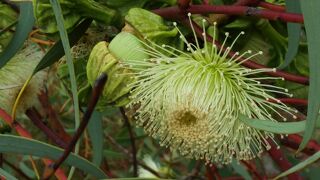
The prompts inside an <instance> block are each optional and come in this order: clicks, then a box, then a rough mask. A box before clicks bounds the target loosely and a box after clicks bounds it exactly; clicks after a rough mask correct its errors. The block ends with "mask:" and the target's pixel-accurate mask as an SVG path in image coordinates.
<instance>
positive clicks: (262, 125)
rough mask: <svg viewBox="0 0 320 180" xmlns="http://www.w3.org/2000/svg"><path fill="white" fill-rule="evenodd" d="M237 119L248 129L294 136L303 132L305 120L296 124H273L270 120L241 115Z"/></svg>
mask: <svg viewBox="0 0 320 180" xmlns="http://www.w3.org/2000/svg"><path fill="white" fill-rule="evenodd" d="M239 118H240V120H241V121H242V122H244V123H245V124H247V125H248V126H250V127H253V128H256V129H260V130H263V131H269V132H272V133H277V134H295V133H299V132H303V131H304V129H305V126H306V121H305V120H304V121H298V122H275V121H270V120H261V119H250V118H248V117H246V116H243V115H240V116H239Z"/></svg>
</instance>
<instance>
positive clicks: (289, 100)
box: [269, 98, 308, 106]
mask: <svg viewBox="0 0 320 180" xmlns="http://www.w3.org/2000/svg"><path fill="white" fill-rule="evenodd" d="M277 100H280V101H281V102H282V103H284V104H292V105H298V106H307V105H308V100H307V99H298V98H277ZM269 101H270V102H274V103H276V102H277V101H276V100H273V99H270V100H269Z"/></svg>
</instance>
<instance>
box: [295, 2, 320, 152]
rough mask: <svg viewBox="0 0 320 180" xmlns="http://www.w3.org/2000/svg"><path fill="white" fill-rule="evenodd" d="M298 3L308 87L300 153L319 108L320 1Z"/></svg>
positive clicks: (314, 124)
mask: <svg viewBox="0 0 320 180" xmlns="http://www.w3.org/2000/svg"><path fill="white" fill-rule="evenodd" d="M300 3H301V9H302V13H303V17H304V23H305V29H306V33H307V39H308V53H309V68H310V69H309V70H310V71H309V72H310V86H309V94H308V99H309V100H308V114H307V115H308V116H307V122H306V129H305V131H304V134H303V140H302V142H301V144H300V146H299V149H298V151H301V150H302V149H303V148H304V147H305V146H306V145H307V143H308V142H309V140H310V139H311V137H312V135H313V132H314V130H315V127H316V121H317V119H318V116H319V108H320V98H319V96H318V93H319V92H320V78H319V77H320V71H319V69H320V61H319V60H320V53H319V47H320V36H319V32H320V18H318V16H319V8H320V1H319V0H309V1H301V2H300Z"/></svg>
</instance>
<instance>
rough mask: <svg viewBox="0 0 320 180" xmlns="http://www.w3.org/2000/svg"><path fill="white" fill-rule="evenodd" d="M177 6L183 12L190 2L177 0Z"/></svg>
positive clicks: (188, 0)
mask: <svg viewBox="0 0 320 180" xmlns="http://www.w3.org/2000/svg"><path fill="white" fill-rule="evenodd" d="M178 6H179V8H180V9H181V10H182V11H184V10H186V9H187V8H188V7H189V6H190V0H179V1H178Z"/></svg>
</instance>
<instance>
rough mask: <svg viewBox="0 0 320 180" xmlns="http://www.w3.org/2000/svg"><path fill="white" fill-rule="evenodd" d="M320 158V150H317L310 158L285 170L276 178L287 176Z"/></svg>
mask: <svg viewBox="0 0 320 180" xmlns="http://www.w3.org/2000/svg"><path fill="white" fill-rule="evenodd" d="M319 158H320V152H317V153H315V154H313V155H312V156H310V157H309V158H308V159H306V160H304V161H302V162H301V163H299V164H297V165H295V166H293V167H292V168H290V169H288V170H286V171H285V172H283V173H281V174H280V175H278V176H277V177H276V178H274V179H275V180H276V179H280V178H282V177H285V176H287V175H289V174H291V173H294V172H296V171H299V170H301V169H303V168H305V167H306V166H308V165H310V164H312V163H314V162H316V161H317V160H318V159H319Z"/></svg>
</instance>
